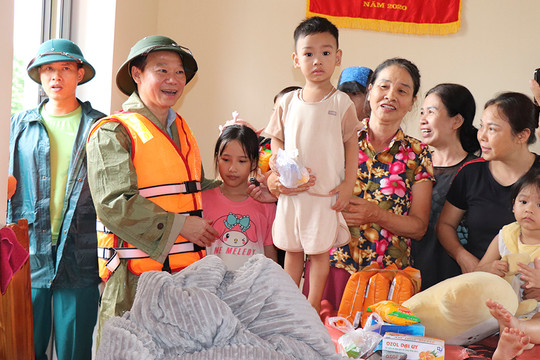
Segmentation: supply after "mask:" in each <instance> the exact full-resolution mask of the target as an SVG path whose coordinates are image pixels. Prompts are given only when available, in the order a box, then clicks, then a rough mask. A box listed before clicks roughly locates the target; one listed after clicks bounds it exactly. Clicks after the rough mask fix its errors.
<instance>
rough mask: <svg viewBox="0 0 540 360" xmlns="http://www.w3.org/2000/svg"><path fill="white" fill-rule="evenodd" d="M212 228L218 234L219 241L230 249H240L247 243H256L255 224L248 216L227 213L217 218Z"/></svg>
mask: <svg viewBox="0 0 540 360" xmlns="http://www.w3.org/2000/svg"><path fill="white" fill-rule="evenodd" d="M213 226H214V228H215V229H216V230H217V231H218V232H219V233H220V235H219V240H221V241H222V242H223V243H224V244H225V245H228V246H230V247H242V246H245V245H246V244H247V243H248V242H249V241H253V242H257V236H256V232H255V224H254V223H253V221H251V220H250V218H249V215H239V214H233V213H229V215H225V216H222V217H220V218H218V219H217V220H216V221H215V222H214V224H213Z"/></svg>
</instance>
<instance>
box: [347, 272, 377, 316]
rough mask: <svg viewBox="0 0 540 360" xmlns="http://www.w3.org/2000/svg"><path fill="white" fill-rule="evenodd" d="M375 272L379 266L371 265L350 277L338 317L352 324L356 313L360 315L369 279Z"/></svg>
mask: <svg viewBox="0 0 540 360" xmlns="http://www.w3.org/2000/svg"><path fill="white" fill-rule="evenodd" d="M377 270H379V264H377V263H373V264H371V265H369V266H366V267H365V268H363V269H362V270H361V271H358V272H356V273H354V274H352V275H351V277H350V278H349V281H347V285H346V286H345V290H344V291H343V297H342V298H341V304H340V305H339V310H338V316H341V317H344V318H346V319H347V320H349V321H350V322H351V323H354V319H355V317H356V313H357V312H360V314H362V309H363V308H364V297H365V294H366V289H367V285H368V282H369V279H370V278H371V277H372V276H373V275H375V274H376V273H377Z"/></svg>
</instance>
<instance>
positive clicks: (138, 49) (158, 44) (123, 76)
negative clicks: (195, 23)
mask: <svg viewBox="0 0 540 360" xmlns="http://www.w3.org/2000/svg"><path fill="white" fill-rule="evenodd" d="M164 50H166V51H174V52H176V53H178V55H180V58H181V59H182V63H183V65H184V71H185V72H186V84H187V83H188V82H189V81H190V80H191V79H193V76H195V73H196V72H197V70H198V67H197V62H196V61H195V58H194V57H193V55H191V51H190V50H189V49H188V48H186V47H183V46H181V45H178V44H177V43H176V42H175V41H174V40H172V39H171V38H168V37H166V36H161V35H152V36H147V37H145V38H143V39H141V40H139V41H137V43H136V44H135V45H133V47H132V48H131V50H130V52H129V55H128V58H127V60H126V61H125V62H124V63H123V64H122V66H121V67H120V69H119V70H118V72H117V73H116V85H117V86H118V88H119V89H120V91H122V92H123V93H124V94H126V95H131V94H132V93H133V92H134V91H135V90H136V89H137V85H136V84H135V81H133V79H132V78H131V66H130V63H131V62H132V61H133V59H135V58H136V57H138V56H146V55H148V54H149V53H151V52H152V51H164Z"/></svg>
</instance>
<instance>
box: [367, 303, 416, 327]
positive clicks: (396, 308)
mask: <svg viewBox="0 0 540 360" xmlns="http://www.w3.org/2000/svg"><path fill="white" fill-rule="evenodd" d="M369 309H370V310H371V311H373V312H375V313H377V314H379V315H380V316H381V317H382V319H383V320H384V321H386V322H389V323H391V324H396V325H403V326H408V325H412V324H416V323H418V322H420V319H419V318H418V317H417V316H416V315H414V314H413V313H412V311H411V310H409V309H407V308H406V307H405V306H403V305H399V304H396V303H395V302H393V301H390V300H385V301H380V302H378V303H376V304H373V305H370V306H369Z"/></svg>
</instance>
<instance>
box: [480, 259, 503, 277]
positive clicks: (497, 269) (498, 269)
mask: <svg viewBox="0 0 540 360" xmlns="http://www.w3.org/2000/svg"><path fill="white" fill-rule="evenodd" d="M486 265H487V264H486ZM485 271H487V272H490V273H492V274H495V275H497V276H500V277H505V276H506V273H507V272H508V262H507V261H504V260H495V261H493V262H492V263H491V264H490V265H489V266H488V267H487V268H486V269H485Z"/></svg>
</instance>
